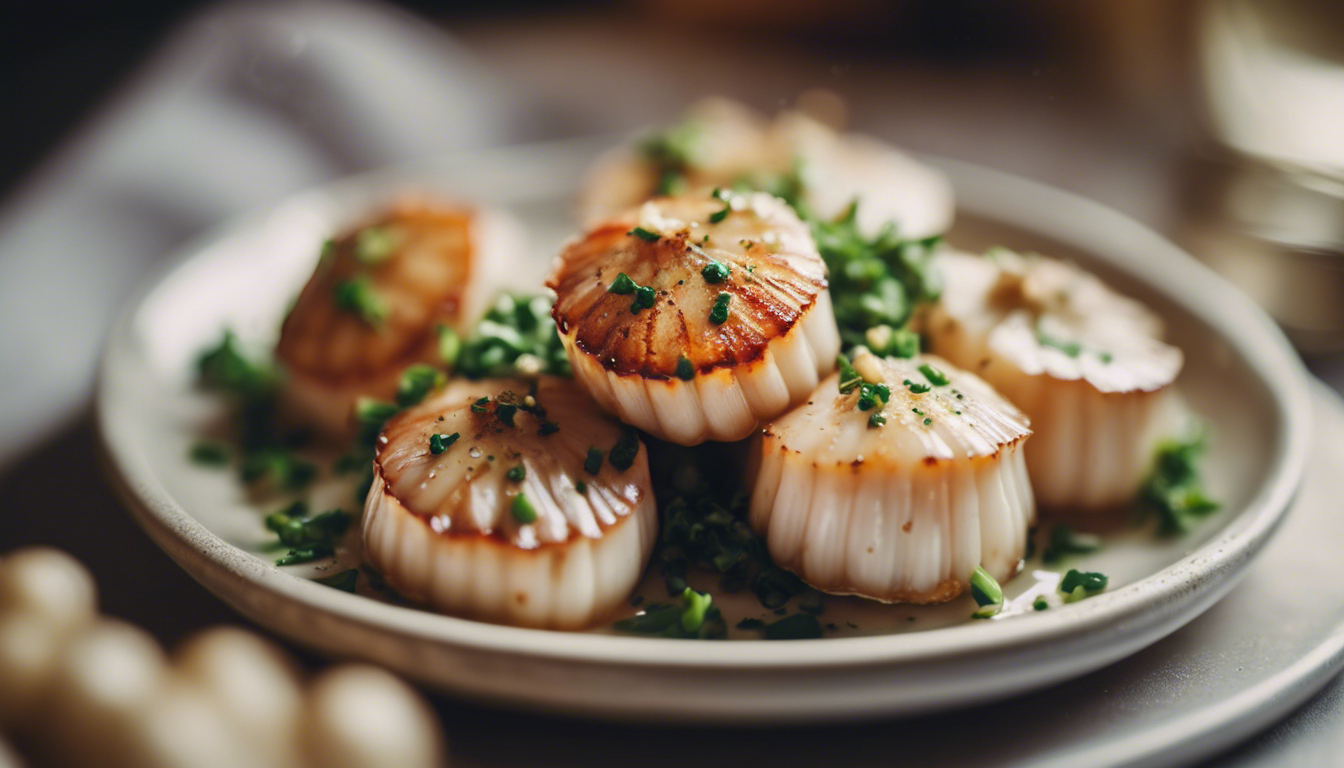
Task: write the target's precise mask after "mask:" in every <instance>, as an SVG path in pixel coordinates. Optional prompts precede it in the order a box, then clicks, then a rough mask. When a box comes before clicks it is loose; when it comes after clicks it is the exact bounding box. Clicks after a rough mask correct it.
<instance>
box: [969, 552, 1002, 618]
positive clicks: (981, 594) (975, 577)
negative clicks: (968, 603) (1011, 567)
mask: <svg viewBox="0 0 1344 768" xmlns="http://www.w3.org/2000/svg"><path fill="white" fill-rule="evenodd" d="M971 598H972V599H974V600H975V604H976V605H978V606H980V608H979V609H978V610H976V612H975V613H973V614H971V617H972V618H976V619H987V618H989V617H990V616H993V615H995V614H997V613H998V612H999V611H1000V610H1002V609H1003V588H1002V587H1000V586H999V582H998V581H996V580H995V579H994V577H993V576H990V575H989V572H988V571H986V570H985V569H984V568H983V567H981V566H979V565H977V566H976V567H975V570H974V571H972V572H971Z"/></svg>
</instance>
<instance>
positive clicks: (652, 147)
mask: <svg viewBox="0 0 1344 768" xmlns="http://www.w3.org/2000/svg"><path fill="white" fill-rule="evenodd" d="M739 182H745V183H746V184H748V185H752V186H757V187H758V188H762V189H771V190H775V191H781V192H782V191H785V190H787V191H789V193H790V194H796V195H797V196H798V199H799V200H800V201H801V202H802V203H803V204H804V205H805V206H806V207H807V208H808V209H809V210H811V211H812V212H814V213H816V214H817V215H818V216H819V217H821V218H824V219H833V218H835V217H837V216H840V215H841V214H843V213H844V211H845V210H846V209H847V208H848V207H849V205H850V203H852V202H853V201H854V200H855V199H856V198H857V199H860V200H862V201H863V205H861V206H860V207H859V226H860V229H861V230H862V231H863V232H864V233H865V234H868V235H870V236H871V235H875V234H877V233H878V232H879V231H880V230H881V229H882V228H883V227H884V226H886V225H887V223H888V222H895V224H896V227H897V231H898V232H899V233H900V234H901V235H902V236H903V237H906V238H910V239H919V238H923V237H928V236H930V235H937V234H941V233H943V232H945V231H946V230H947V228H948V226H949V225H950V224H951V222H952V214H953V208H954V206H953V201H952V186H951V184H950V183H949V182H948V180H947V178H946V177H945V176H943V174H942V173H940V172H938V171H937V170H935V169H933V168H931V167H929V166H927V165H924V164H923V163H920V162H918V161H916V160H914V159H913V158H911V157H910V156H909V155H906V154H904V153H902V152H900V151H898V150H897V149H895V148H894V147H891V146H890V145H888V144H886V143H884V142H882V141H879V140H877V139H874V138H872V137H868V136H863V135H859V134H852V133H839V132H837V131H836V130H834V129H833V128H831V127H830V126H828V125H826V124H825V123H822V122H821V121H819V120H816V119H814V118H812V117H811V116H809V115H808V114H806V113H805V112H802V111H784V112H781V113H779V115H778V116H777V117H776V118H775V119H774V120H773V121H771V120H768V119H766V118H765V117H764V116H762V115H760V114H758V113H756V112H754V111H752V110H750V109H748V108H747V107H745V106H743V105H741V104H739V103H736V102H733V101H729V100H727V99H721V98H711V99H705V100H703V101H701V102H699V103H697V104H695V105H693V106H692V107H691V108H690V109H689V110H688V111H687V114H686V115H685V117H684V119H683V120H682V122H681V123H679V124H677V125H674V126H671V127H669V128H667V129H665V130H664V131H663V132H661V133H659V134H656V135H654V136H652V137H649V138H646V139H645V140H644V141H643V142H642V143H641V144H640V145H638V146H635V147H620V148H617V149H615V150H612V151H611V152H609V153H608V154H606V155H605V156H603V157H602V158H600V159H599V160H598V162H597V163H596V164H595V165H594V167H593V168H592V169H591V170H590V171H589V173H588V176H587V178H586V180H585V182H584V185H583V187H582V189H581V191H580V216H581V218H582V219H583V221H584V223H585V225H586V226H593V225H596V224H597V223H599V222H600V221H602V220H603V219H606V218H608V217H610V216H611V215H613V214H615V213H619V212H620V211H622V210H625V209H626V208H628V207H630V206H632V205H636V204H638V203H640V202H642V201H644V200H647V199H649V198H650V197H653V196H655V195H659V194H670V193H678V192H685V191H690V190H695V189H698V188H700V187H708V186H715V185H718V186H723V187H728V186H733V185H735V184H738V183H739Z"/></svg>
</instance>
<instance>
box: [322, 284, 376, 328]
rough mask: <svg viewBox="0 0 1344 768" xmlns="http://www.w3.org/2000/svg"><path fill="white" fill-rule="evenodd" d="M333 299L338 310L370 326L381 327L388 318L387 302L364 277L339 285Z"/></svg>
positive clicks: (334, 290) (334, 291) (335, 289)
mask: <svg viewBox="0 0 1344 768" xmlns="http://www.w3.org/2000/svg"><path fill="white" fill-rule="evenodd" d="M332 298H333V299H334V300H335V302H336V308H337V309H339V310H342V311H344V312H350V313H352V314H354V315H357V316H358V317H359V319H361V320H363V321H364V322H365V323H368V324H369V325H379V324H380V323H382V322H383V320H384V319H385V318H386V317H387V312H388V306H387V302H386V301H384V300H383V299H382V297H381V296H379V295H378V292H377V291H375V290H374V289H373V283H371V282H370V281H369V278H368V277H366V276H364V275H360V276H358V277H354V278H351V279H349V280H342V281H341V282H339V283H337V284H336V287H335V288H334V289H333V293H332Z"/></svg>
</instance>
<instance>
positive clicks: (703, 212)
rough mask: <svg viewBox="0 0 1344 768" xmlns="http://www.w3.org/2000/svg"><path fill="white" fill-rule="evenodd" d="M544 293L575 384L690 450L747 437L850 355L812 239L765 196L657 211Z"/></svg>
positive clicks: (581, 259)
mask: <svg viewBox="0 0 1344 768" xmlns="http://www.w3.org/2000/svg"><path fill="white" fill-rule="evenodd" d="M547 285H548V286H549V287H551V288H552V289H554V290H555V292H556V294H557V296H558V298H557V300H556V303H555V306H554V307H553V309H552V310H551V311H552V314H553V316H554V317H555V321H556V325H557V326H558V328H559V330H560V337H561V340H562V341H563V342H564V345H565V349H566V352H567V354H568V355H569V360H570V363H571V366H572V367H573V370H574V376H575V378H577V379H578V380H579V382H580V383H581V384H582V385H583V386H584V387H585V388H587V389H588V391H589V392H590V393H591V394H592V395H593V397H594V398H595V399H596V400H597V401H598V402H599V403H601V404H602V407H603V408H605V409H607V410H608V411H609V412H611V413H613V414H615V415H616V416H618V417H619V418H620V419H621V420H622V421H624V422H626V423H627V424H633V425H634V426H637V427H639V428H640V429H643V430H645V431H647V432H649V433H652V434H654V435H656V436H658V437H660V438H663V439H665V440H669V441H671V442H674V443H679V444H681V445H694V444H697V443H700V442H702V441H704V440H740V439H742V438H744V437H746V436H748V435H749V434H751V432H752V430H753V429H755V428H756V426H757V425H758V423H760V422H762V421H765V420H768V419H771V418H774V417H775V416H778V415H779V414H781V413H783V412H784V411H786V410H788V408H789V407H790V406H792V405H794V404H796V403H798V402H800V401H801V400H803V399H804V398H806V397H807V395H808V393H810V392H811V391H812V390H813V389H814V388H815V387H816V385H817V381H818V380H819V378H820V377H821V376H824V375H826V374H827V373H828V372H830V371H831V369H832V368H833V367H834V365H835V355H836V353H837V352H838V351H839V347H840V337H839V332H838V331H837V330H836V325H835V317H834V315H833V313H832V311H831V300H830V295H829V293H828V292H827V290H826V266H825V264H824V262H822V260H821V257H820V256H818V255H817V249H816V245H815V244H814V243H813V241H812V236H811V234H810V232H809V231H808V228H807V226H806V225H804V224H803V223H802V222H800V221H799V220H798V217H797V216H796V215H795V214H794V213H793V211H792V210H791V209H790V208H789V206H788V205H786V204H785V203H784V202H783V201H782V200H780V199H778V198H776V197H773V196H771V195H767V194H764V193H751V194H747V195H736V194H729V193H724V192H721V191H717V190H716V191H715V192H714V193H713V194H711V193H709V192H705V193H703V194H693V195H686V196H682V197H667V198H657V199H655V200H652V201H649V202H647V203H645V204H644V205H643V206H641V207H639V208H637V209H634V210H631V211H630V212H628V213H626V214H624V215H622V216H618V217H616V218H614V219H612V220H610V221H607V222H606V223H604V224H601V225H600V226H598V227H596V228H594V229H592V230H591V231H589V232H588V233H587V234H586V235H584V236H583V237H582V238H580V239H579V240H578V241H577V242H574V243H573V244H571V245H569V246H568V247H567V248H566V249H565V250H564V252H563V253H562V254H561V256H560V258H559V260H558V262H557V264H556V267H555V271H554V273H553V274H552V275H551V278H550V280H549V281H548V282H547Z"/></svg>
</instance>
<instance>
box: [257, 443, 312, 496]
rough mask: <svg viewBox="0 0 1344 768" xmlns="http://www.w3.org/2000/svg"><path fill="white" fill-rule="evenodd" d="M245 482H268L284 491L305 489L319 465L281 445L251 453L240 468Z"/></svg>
mask: <svg viewBox="0 0 1344 768" xmlns="http://www.w3.org/2000/svg"><path fill="white" fill-rule="evenodd" d="M238 473H239V475H240V476H241V477H242V480H243V482H244V483H248V484H251V483H261V482H264V483H268V484H270V485H271V486H272V487H274V488H276V489H278V490H282V491H299V490H302V489H304V488H305V487H307V486H308V484H309V483H311V482H312V481H313V480H314V479H315V478H316V477H317V466H316V465H314V464H310V463H309V462H306V461H302V460H300V459H297V458H295V457H294V455H293V454H291V453H290V452H289V451H288V450H286V449H284V448H280V447H269V448H262V449H260V450H257V451H253V452H251V453H249V454H248V455H247V456H246V457H245V458H244V459H243V462H242V464H241V465H240V466H239V468H238Z"/></svg>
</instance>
